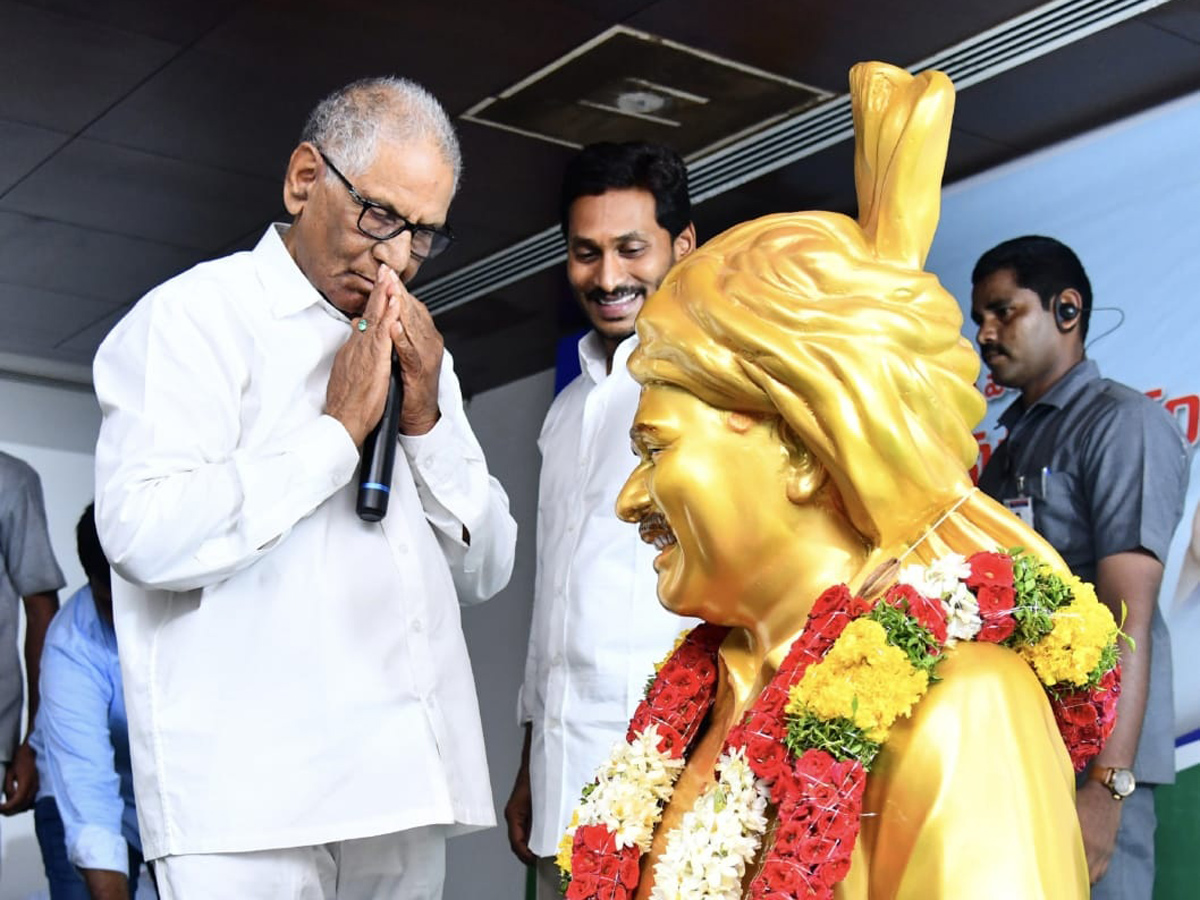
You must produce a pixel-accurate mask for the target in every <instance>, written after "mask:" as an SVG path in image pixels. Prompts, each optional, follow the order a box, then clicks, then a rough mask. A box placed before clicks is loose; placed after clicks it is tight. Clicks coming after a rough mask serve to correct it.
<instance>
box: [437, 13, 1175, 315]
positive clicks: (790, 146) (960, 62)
mask: <svg viewBox="0 0 1200 900" xmlns="http://www.w3.org/2000/svg"><path fill="white" fill-rule="evenodd" d="M1165 2H1167V0H1051V2H1049V3H1046V4H1043V5H1042V6H1039V7H1038V8H1036V9H1034V10H1031V11H1030V12H1028V13H1025V14H1024V15H1021V16H1017V17H1016V18H1014V19H1010V20H1008V21H1007V22H1004V23H1002V24H1000V25H998V26H996V27H995V28H992V29H989V30H988V31H984V32H982V33H980V34H977V35H974V36H973V37H971V38H968V39H967V40H965V41H962V42H961V43H959V44H956V45H955V46H953V47H949V48H947V49H945V50H943V51H941V52H940V53H937V54H934V55H933V56H931V57H929V58H927V59H924V60H922V61H921V62H919V63H916V64H915V65H913V66H910V67H909V69H910V71H912V72H921V71H924V70H925V69H940V70H942V71H943V72H945V73H946V74H947V75H949V76H950V78H951V80H952V81H953V82H954V84H955V86H956V87H957V88H958V89H960V90H961V89H963V88H966V87H970V86H971V85H973V84H978V83H979V82H981V81H986V80H987V79H989V78H992V77H994V76H996V75H999V74H1001V73H1002V72H1006V71H1008V70H1009V69H1012V68H1014V67H1016V66H1019V65H1022V64H1023V63H1026V62H1029V61H1030V60H1033V59H1036V58H1038V57H1040V56H1043V55H1045V54H1047V53H1051V52H1053V51H1054V50H1057V49H1059V48H1060V47H1064V46H1066V45H1068V44H1071V43H1074V42H1075V41H1079V40H1082V39H1083V38H1086V37H1088V36H1089V35H1092V34H1095V33H1096V32H1098V31H1102V30H1103V29H1105V28H1108V27H1110V26H1112V25H1116V24H1118V23H1120V22H1123V21H1125V20H1127V19H1130V18H1132V17H1134V16H1137V15H1140V14H1141V13H1143V12H1146V11H1147V10H1149V9H1153V8H1154V7H1156V6H1160V5H1162V4H1163V3H1165ZM853 133H854V126H853V122H852V121H851V115H850V98H849V96H847V95H841V96H839V97H835V98H834V99H832V100H828V101H826V102H824V103H821V104H820V105H818V106H813V107H810V108H808V109H805V110H804V111H802V112H800V113H798V114H796V115H794V116H789V117H788V118H786V119H783V120H782V121H779V122H777V123H775V124H773V125H770V126H768V127H767V128H764V129H763V130H761V131H757V132H755V133H754V134H752V135H750V136H749V137H746V138H743V139H741V140H738V141H736V142H734V143H731V144H729V145H727V146H725V147H722V148H721V149H719V150H717V151H715V152H712V153H708V154H706V155H704V156H701V157H700V158H698V159H696V160H694V161H693V162H692V163H691V164H690V165H689V166H688V179H689V183H690V186H691V193H692V201H693V202H694V203H700V202H702V201H704V200H707V199H708V198H710V197H714V196H716V195H717V194H721V193H724V192H725V191H728V190H731V189H733V188H736V187H738V186H740V185H742V184H745V183H746V182H748V181H752V180H754V179H755V178H759V177H761V176H763V175H766V174H767V173H769V172H773V171H775V170H777V169H780V168H783V167H784V166H787V165H789V164H791V163H793V162H795V161H796V160H798V159H802V158H804V157H805V156H811V155H812V154H814V153H817V152H819V151H821V150H823V149H825V148H826V147H829V146H832V145H833V144H836V143H838V142H840V141H843V140H846V139H848V138H850V137H851V136H852V135H853ZM565 258H566V246H565V244H564V243H563V239H562V235H561V233H560V230H559V228H558V226H553V227H550V228H547V229H544V230H543V231H539V232H537V233H536V234H533V235H531V236H530V237H528V238H525V239H524V240H522V241H519V242H517V243H516V244H513V245H511V246H509V247H506V248H505V249H504V250H501V251H499V252H497V253H493V254H491V255H490V256H486V257H484V258H483V259H480V260H478V261H476V262H474V263H470V264H469V265H466V266H464V267H462V268H461V269H459V270H457V271H456V272H453V273H451V274H449V275H445V276H443V277H441V278H438V279H435V280H434V281H431V282H429V284H427V285H425V286H424V287H423V288H422V289H421V291H420V294H421V299H422V300H423V301H424V302H425V303H426V305H428V307H429V308H430V310H432V311H433V312H435V313H437V312H444V311H445V310H448V309H453V308H454V307H456V306H461V305H462V304H464V303H468V302H470V301H471V300H474V299H476V298H477V297H481V296H483V295H485V294H488V293H491V292H492V291H496V290H499V289H500V288H502V287H505V286H506V285H509V284H512V283H514V282H517V281H520V280H521V279H523V278H526V277H528V276H530V275H533V274H535V273H537V272H540V271H542V270H543V269H546V268H549V267H550V266H553V265H556V264H558V263H560V262H562V260H563V259H565Z"/></svg>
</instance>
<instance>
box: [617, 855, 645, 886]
mask: <svg viewBox="0 0 1200 900" xmlns="http://www.w3.org/2000/svg"><path fill="white" fill-rule="evenodd" d="M639 857H640V854H639V853H638V849H637V847H634V846H629V847H626V848H625V849H624V850H622V851H621V871H620V881H621V884H623V885H625V887H627V888H629V889H630V890H633V889H634V888H636V887H637V886H638V881H640V880H641V877H642V868H641V865H640V859H639Z"/></svg>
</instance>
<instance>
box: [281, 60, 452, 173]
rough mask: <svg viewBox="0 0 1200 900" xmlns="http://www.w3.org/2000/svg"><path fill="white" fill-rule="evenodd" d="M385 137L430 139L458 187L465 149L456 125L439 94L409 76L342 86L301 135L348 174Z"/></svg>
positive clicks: (357, 168)
mask: <svg viewBox="0 0 1200 900" xmlns="http://www.w3.org/2000/svg"><path fill="white" fill-rule="evenodd" d="M381 137H382V138H385V139H389V140H393V141H396V142H397V143H407V142H411V141H416V140H428V141H431V142H432V143H433V144H434V145H436V146H437V148H438V149H439V150H440V151H441V153H442V156H443V157H444V158H445V160H446V162H447V163H449V165H450V168H451V169H452V170H453V171H454V189H455V190H456V191H457V190H458V180H459V178H460V177H461V175H462V151H461V150H460V149H459V146H458V135H457V134H455V133H454V125H453V124H451V122H450V117H449V116H448V115H447V114H446V110H445V109H443V107H442V104H440V103H439V102H438V101H437V98H435V97H434V96H433V94H431V93H429V91H427V90H425V88H423V87H421V85H419V84H417V83H416V82H415V81H410V80H408V79H407V78H398V77H395V76H386V77H383V78H363V79H361V80H359V81H355V82H353V83H351V84H348V85H346V86H345V87H343V88H339V89H338V90H336V91H334V92H333V93H332V94H330V95H329V96H328V97H326V98H325V99H324V100H322V101H321V102H320V103H318V104H317V105H316V107H315V108H314V109H313V111H312V112H311V113H309V116H308V121H307V122H305V123H304V130H303V131H302V132H301V133H300V140H301V141H309V142H311V143H313V144H316V145H317V147H319V148H320V149H321V150H322V151H324V152H325V153H328V154H329V155H330V157H332V158H333V160H334V161H335V163H336V164H337V166H338V168H340V169H342V170H343V171H345V172H347V173H348V174H359V173H361V172H362V171H363V170H364V169H366V168H367V166H369V165H370V164H371V161H372V160H373V159H374V158H375V150H376V147H377V146H378V143H379V140H380V138H381ZM330 177H332V176H330Z"/></svg>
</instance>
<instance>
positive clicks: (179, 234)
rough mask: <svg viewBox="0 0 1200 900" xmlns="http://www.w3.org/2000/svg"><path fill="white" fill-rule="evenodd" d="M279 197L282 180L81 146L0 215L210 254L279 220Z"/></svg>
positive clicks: (47, 168)
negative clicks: (41, 219)
mask: <svg viewBox="0 0 1200 900" xmlns="http://www.w3.org/2000/svg"><path fill="white" fill-rule="evenodd" d="M281 195H282V188H281V183H280V179H279V178H253V177H250V176H247V175H240V174H237V173H233V172H226V171H221V170H218V169H212V168H208V167H205V166H198V165H193V164H190V163H183V162H179V161H178V160H173V159H167V158H164V157H161V156H154V155H151V154H148V153H141V152H138V151H135V150H127V149H124V148H121V147H114V146H112V145H109V144H103V143H100V142H98V141H91V140H85V139H80V140H76V141H74V142H72V143H71V144H69V145H68V146H67V147H65V148H64V149H63V150H62V151H61V152H59V153H58V155H56V156H55V157H54V158H53V159H51V160H49V161H48V162H47V163H46V164H45V165H44V166H42V167H41V168H40V169H38V170H37V171H36V172H35V173H34V174H33V175H31V176H30V177H29V178H27V179H25V181H23V182H22V183H21V184H20V185H18V186H17V187H16V188H14V189H13V190H12V191H10V192H9V193H8V194H7V195H6V196H5V197H3V198H2V199H0V211H9V212H20V213H26V214H28V215H33V216H41V217H44V218H49V219H54V220H56V221H60V222H65V223H69V224H73V225H82V226H85V227H90V228H96V229H100V230H102V231H109V232H113V233H115V234H119V235H125V236H127V237H137V238H144V239H146V240H151V241H158V242H161V243H166V244H173V245H175V246H177V247H185V248H193V249H196V250H200V251H202V252H209V251H211V250H213V249H215V248H218V247H221V246H224V245H225V244H228V243H229V242H230V241H234V240H236V239H238V238H239V237H241V236H242V235H244V234H246V233H247V232H249V231H252V230H254V229H255V228H257V227H258V226H259V225H261V224H263V223H265V222H266V221H267V220H268V219H269V218H271V217H272V216H275V215H277V214H278V210H280V209H281V208H282V203H283V200H282V196H281Z"/></svg>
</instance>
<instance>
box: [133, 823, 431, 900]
mask: <svg viewBox="0 0 1200 900" xmlns="http://www.w3.org/2000/svg"><path fill="white" fill-rule="evenodd" d="M154 873H155V876H156V877H157V879H158V892H159V896H160V897H161V898H162V900H230V898H233V897H236V898H237V900H441V897H442V883H443V881H444V880H445V875H446V829H445V826H441V825H435V826H431V827H428V828H414V829H411V830H409V831H400V832H396V833H395V834H385V835H381V836H379V837H370V838H361V839H359V840H353V841H338V842H336V843H332V844H318V845H316V846H314V847H289V848H286V849H283V850H257V851H253V852H249V853H196V854H189V855H187V856H165V857H163V858H162V859H157V860H155V861H154Z"/></svg>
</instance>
